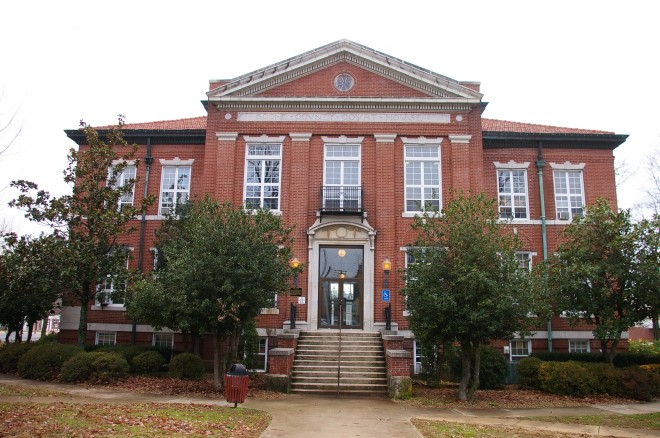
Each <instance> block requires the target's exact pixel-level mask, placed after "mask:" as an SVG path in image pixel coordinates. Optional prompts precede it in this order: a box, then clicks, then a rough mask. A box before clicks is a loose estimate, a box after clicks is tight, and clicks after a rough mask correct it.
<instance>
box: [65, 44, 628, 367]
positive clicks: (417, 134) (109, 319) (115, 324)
mask: <svg viewBox="0 0 660 438" xmlns="http://www.w3.org/2000/svg"><path fill="white" fill-rule="evenodd" d="M341 75H344V77H346V75H348V76H350V78H349V79H347V80H349V81H350V80H351V79H352V88H350V89H349V90H347V91H342V90H341V88H338V86H337V81H338V77H339V76H341ZM349 85H350V84H349ZM207 94H208V100H207V102H206V109H207V113H208V114H207V116H204V117H199V118H193V119H183V120H179V121H168V122H151V123H143V124H135V125H131V124H128V125H125V127H124V128H125V131H126V133H127V136H128V140H129V141H134V142H136V143H138V145H139V147H140V150H139V152H138V156H139V157H140V158H143V157H144V155H145V153H146V144H147V142H149V143H150V144H151V151H152V155H153V158H154V161H153V165H152V166H151V175H150V178H149V181H148V192H149V193H150V194H154V195H156V196H157V197H158V199H159V200H158V202H157V203H156V204H155V205H154V206H152V207H151V208H150V209H149V211H148V212H147V221H146V232H145V234H144V236H142V238H141V236H140V235H139V233H135V234H134V235H132V236H131V238H130V239H128V240H127V241H126V242H125V243H126V244H127V245H128V246H130V247H132V248H133V257H132V259H131V262H130V263H131V267H133V268H136V267H137V259H138V257H137V253H138V252H139V251H141V254H142V258H143V269H144V270H145V271H148V270H150V269H151V268H152V266H153V257H154V254H153V252H152V251H151V249H152V248H153V247H154V246H155V230H156V229H157V228H158V226H159V225H160V223H161V221H162V220H163V217H162V216H159V211H158V205H159V202H160V195H161V173H162V164H161V160H175V159H180V160H194V161H193V164H192V166H191V167H192V170H191V180H190V196H191V198H199V197H201V196H203V195H205V194H210V195H212V196H213V197H215V198H217V199H220V200H228V201H231V202H233V203H234V204H236V205H239V204H243V203H244V201H245V190H246V182H245V181H246V169H247V163H246V161H247V160H246V153H247V152H246V151H247V147H248V145H259V144H262V145H264V144H265V145H279V147H280V151H281V162H280V166H279V169H280V183H279V184H280V185H279V193H280V196H279V209H278V212H277V213H278V214H281V215H282V218H283V220H284V222H285V223H286V224H287V225H290V226H295V236H294V237H295V244H294V248H293V253H294V255H295V256H296V257H297V258H298V259H299V260H300V261H301V262H302V263H304V264H305V266H306V269H305V270H304V271H303V272H302V274H301V275H300V276H299V279H298V281H299V285H300V287H301V288H302V296H301V297H290V296H287V295H280V296H278V304H277V309H265V310H264V312H263V314H262V315H261V316H260V317H259V318H258V321H257V322H258V324H257V325H258V329H259V333H260V335H261V336H262V337H268V339H269V341H268V345H269V348H272V347H278V348H280V349H282V351H283V349H286V348H289V347H290V346H289V345H288V343H287V342H285V341H284V340H282V339H279V340H278V339H277V334H278V333H282V331H283V329H285V328H287V327H288V326H289V325H290V319H289V318H290V305H291V304H294V305H295V306H296V307H297V318H296V319H297V321H296V325H297V327H298V328H302V329H308V330H318V329H325V328H334V326H335V325H336V319H337V318H338V317H339V316H340V315H339V314H338V313H337V311H336V310H328V308H329V307H330V306H325V305H324V304H323V303H322V296H321V295H322V294H323V293H324V291H323V285H330V286H328V287H330V288H332V287H336V286H332V285H331V284H345V283H344V281H343V280H342V281H340V277H339V276H338V275H335V274H334V273H332V272H330V273H325V274H323V273H322V270H321V266H320V261H319V260H320V259H319V257H320V254H321V253H322V252H323V251H324V250H325V248H330V247H335V248H340V247H342V246H346V247H351V248H362V249H363V254H364V256H363V259H362V260H361V261H360V263H361V266H360V268H359V269H358V270H359V272H360V273H361V274H360V275H362V277H361V280H360V282H358V284H356V285H355V286H351V287H355V289H352V292H351V294H352V295H351V296H352V297H353V299H354V301H353V302H352V304H351V309H350V311H351V312H353V313H352V315H351V318H349V319H347V320H349V321H350V322H351V323H353V324H354V326H353V327H350V326H349V327H345V328H347V329H351V328H357V329H361V330H369V331H372V330H381V329H382V328H383V327H384V324H385V308H386V307H388V306H391V310H392V324H393V325H394V329H395V330H398V333H399V335H402V336H404V337H405V338H406V339H407V340H408V341H407V342H405V345H408V346H410V345H411V344H412V343H411V342H409V340H410V339H411V338H412V336H413V334H412V333H410V331H409V330H408V324H407V320H406V317H405V308H404V307H405V303H404V300H403V298H402V296H401V295H400V293H399V291H400V290H401V288H402V287H403V279H402V275H401V272H402V270H403V269H405V266H406V253H405V247H406V246H407V245H409V244H410V242H412V241H413V239H414V235H413V234H412V231H411V229H410V225H411V223H412V221H413V218H412V216H413V213H411V212H406V178H407V177H406V174H405V169H406V161H410V159H409V158H406V156H405V153H406V152H405V151H406V145H421V146H424V147H426V146H427V145H432V147H437V148H439V159H438V160H437V163H438V168H439V178H440V179H439V184H437V186H436V188H437V192H438V194H439V195H440V198H441V200H442V201H443V202H446V200H447V199H448V198H449V196H450V189H452V190H465V191H474V192H480V191H484V192H486V193H487V194H488V195H490V196H494V197H496V196H497V195H498V181H497V169H498V167H497V166H500V165H510V166H513V168H515V169H524V170H525V171H526V185H527V190H526V193H525V195H526V199H527V203H528V206H529V210H528V215H527V218H526V219H523V220H516V221H514V222H515V224H516V225H515V226H516V227H517V229H518V233H519V235H521V236H522V238H523V241H524V242H525V251H529V252H530V253H531V254H532V263H537V262H538V261H539V260H542V255H543V249H542V234H541V211H540V205H541V203H540V193H539V178H538V173H537V171H538V169H537V165H536V163H537V160H538V156H539V151H541V152H542V158H543V161H544V162H545V166H544V167H543V169H542V170H543V185H544V201H545V209H546V219H547V241H548V252H549V253H550V254H551V253H552V252H553V251H554V250H555V249H556V247H557V245H558V239H559V236H560V233H561V230H562V229H563V228H564V226H565V224H566V223H567V221H563V220H557V215H556V205H555V199H556V198H555V189H554V182H555V181H554V175H553V171H554V170H557V169H559V170H562V169H569V170H571V169H572V170H574V171H576V172H579V174H580V175H581V177H582V186H583V189H584V196H583V199H584V202H585V203H586V204H589V203H591V202H593V201H594V200H595V199H596V198H597V197H601V196H602V197H607V198H609V199H610V200H612V202H614V203H615V202H616V191H615V184H614V166H613V160H614V158H613V154H612V151H613V149H614V148H616V147H617V146H618V145H619V144H621V143H623V141H625V136H622V135H616V134H614V133H611V132H603V131H593V130H585V129H568V128H558V127H550V126H543V125H529V124H523V123H515V122H504V121H498V120H490V119H484V118H482V112H483V110H484V105H483V102H482V94H481V93H480V92H479V84H478V83H475V82H459V81H455V80H453V79H450V78H446V77H444V76H442V75H439V74H436V73H433V72H430V71H428V70H424V69H421V68H419V67H416V66H414V65H411V64H408V63H406V62H405V61H402V60H398V59H396V58H393V57H391V56H388V55H385V54H382V53H380V52H377V51H375V50H372V49H369V48H366V47H364V46H360V45H359V44H355V43H353V42H350V41H345V40H344V41H339V42H336V43H332V44H330V45H328V46H325V47H322V48H319V49H316V50H312V51H310V52H306V53H304V54H302V55H299V56H296V57H294V58H291V59H289V60H285V61H282V62H281V63H277V64H273V65H271V66H268V67H265V68H263V69H261V70H258V71H256V72H252V73H249V74H247V75H245V76H241V77H238V78H235V79H232V80H228V81H224V80H223V81H211V86H210V91H209V92H208V93H207ZM67 133H68V134H69V136H70V137H71V138H72V139H73V140H75V141H77V142H78V143H79V144H81V143H82V138H81V137H80V135H79V134H78V133H77V131H67ZM329 145H336V146H342V145H345V146H357V150H359V158H358V175H359V177H358V180H359V181H358V183H357V184H354V183H352V184H346V185H355V186H359V187H360V189H361V190H362V193H363V197H364V198H363V204H362V205H361V208H360V210H359V211H358V212H353V213H354V214H350V213H351V212H345V211H344V212H342V214H331V213H329V212H327V211H323V210H324V207H323V205H324V204H323V200H322V198H321V188H322V187H323V186H328V185H329V183H328V178H329V177H328V174H329V172H330V170H329V168H328V166H329V164H327V161H328V158H327V157H326V153H327V152H326V151H327V150H328V149H327V148H328V146H329ZM81 147H85V146H84V145H81ZM339 161H342V160H341V159H339ZM344 161H350V160H344ZM344 161H342V164H341V166H345V167H342V169H343V170H342V172H349V171H348V170H346V169H348V167H349V164H347V163H346V162H344ZM496 163H499V164H496ZM516 166H518V167H516ZM524 166H526V167H524ZM505 168H507V167H506V166H505ZM575 169H577V170H575ZM344 175H345V174H344ZM145 176H146V175H145V167H144V166H143V165H142V166H140V168H139V172H138V178H139V179H140V182H139V183H138V184H137V187H136V190H135V193H136V197H138V196H141V194H142V193H143V192H144V186H143V184H144V182H145ZM408 178H410V176H408ZM408 184H409V185H410V183H408ZM338 202H339V201H338ZM343 202H346V201H343ZM386 258H389V260H390V261H391V262H392V270H391V272H390V275H389V285H388V286H389V287H388V288H389V289H390V290H391V301H390V302H384V301H383V300H382V299H381V298H382V297H381V289H383V288H384V280H385V279H384V273H383V270H382V268H381V265H382V262H383V260H385V259H386ZM333 279H334V280H333ZM333 281H334V283H333ZM344 287H346V286H344ZM344 290H347V289H344ZM326 292H327V291H326ZM330 293H331V292H330ZM333 306H334V305H333ZM358 307H359V309H358V310H357V311H356V310H354V309H356V308H358ZM333 308H334V307H333ZM341 311H342V312H349V310H348V308H347V307H343V308H341ZM328 312H330V313H328ZM333 312H334V313H333ZM74 313H75V312H73V313H72V314H74ZM341 316H342V318H343V317H344V313H342V315H341ZM333 318H334V319H333ZM74 319H75V318H71V319H69V320H67V319H66V318H65V320H63V322H62V336H63V338H66V339H68V338H71V339H75V337H74V336H73V335H72V333H73V331H75V329H76V327H77V320H74ZM89 323H90V331H89V332H88V333H89V337H90V338H89V339H88V341H89V342H90V343H92V342H94V337H95V333H96V331H97V330H101V329H102V330H108V331H116V332H117V341H118V342H124V341H126V342H128V340H129V339H130V333H129V331H130V328H129V327H130V325H131V322H130V321H128V320H127V319H125V317H124V312H123V310H122V309H121V306H119V307H118V308H117V307H113V308H110V307H107V308H101V307H100V306H92V308H91V309H90V313H89ZM358 323H359V324H358ZM93 327H96V328H93ZM551 328H552V332H553V333H551V336H552V338H553V343H554V344H553V346H554V347H555V349H557V350H566V349H568V346H567V342H568V339H571V338H576V339H583V338H589V339H592V335H591V332H590V329H589V328H588V327H580V328H574V327H569V326H567V325H566V324H565V320H564V319H562V318H559V317H557V318H554V319H553V320H552V327H551ZM138 332H139V336H138V339H139V341H140V342H141V343H150V342H151V333H152V330H151V328H150V327H148V326H142V325H139V326H138ZM547 338H548V333H547V331H546V327H545V326H544V327H543V328H541V329H540V331H539V333H538V334H537V335H536V337H535V338H534V340H533V347H532V348H533V349H535V350H546V349H548V341H547ZM180 341H181V339H180V338H179V336H178V335H177V337H176V338H175V350H177V349H182V348H183V347H182V346H181V342H180ZM590 342H591V345H592V347H591V348H593V349H596V348H598V347H597V346H596V345H595V344H594V343H593V342H592V341H590ZM403 345H404V343H402V346H403ZM204 347H205V346H203V349H204V350H207V351H206V352H205V354H207V355H208V357H209V358H210V354H211V351H212V348H211V347H210V346H209V347H208V348H204ZM401 348H403V347H401ZM394 359H396V360H397V361H398V362H400V363H401V364H402V365H401V366H402V367H408V368H410V365H409V360H410V359H409V358H403V357H396V358H394ZM289 360H290V358H289V356H287V355H281V356H279V357H278V359H277V361H276V362H277V363H276V364H271V367H272V366H274V367H275V368H278V369H279V368H282V369H286V367H288V366H290V364H289V362H288V361H289ZM388 360H389V359H388Z"/></svg>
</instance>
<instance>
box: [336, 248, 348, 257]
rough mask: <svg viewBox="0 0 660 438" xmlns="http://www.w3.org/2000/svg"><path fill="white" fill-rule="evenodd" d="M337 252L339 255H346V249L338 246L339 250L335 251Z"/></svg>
mask: <svg viewBox="0 0 660 438" xmlns="http://www.w3.org/2000/svg"><path fill="white" fill-rule="evenodd" d="M337 254H339V257H344V256H345V255H346V250H345V249H344V248H340V249H339V251H337Z"/></svg>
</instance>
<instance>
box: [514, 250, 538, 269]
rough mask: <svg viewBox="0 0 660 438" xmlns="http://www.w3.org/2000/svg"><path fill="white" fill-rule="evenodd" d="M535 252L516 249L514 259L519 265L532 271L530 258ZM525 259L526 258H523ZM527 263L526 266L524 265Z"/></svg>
mask: <svg viewBox="0 0 660 438" xmlns="http://www.w3.org/2000/svg"><path fill="white" fill-rule="evenodd" d="M535 255H536V253H534V252H531V251H516V260H517V261H518V263H519V264H520V267H521V268H523V269H525V268H527V269H529V272H532V263H533V261H532V259H533V257H534V256H535ZM525 259H526V260H525ZM525 264H527V266H525Z"/></svg>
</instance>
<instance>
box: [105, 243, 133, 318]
mask: <svg viewBox="0 0 660 438" xmlns="http://www.w3.org/2000/svg"><path fill="white" fill-rule="evenodd" d="M132 250H133V248H126V247H122V248H118V249H116V250H113V251H112V252H111V253H110V255H109V256H108V257H113V256H114V255H116V254H117V251H120V252H121V253H122V254H123V256H125V258H126V265H125V269H121V271H122V272H116V273H112V274H107V275H105V276H103V277H101V278H100V280H99V284H98V285H97V288H96V302H97V305H100V306H102V307H106V306H111V307H114V308H123V307H124V299H125V296H126V273H127V272H128V263H129V258H130V255H129V254H130V253H129V251H132Z"/></svg>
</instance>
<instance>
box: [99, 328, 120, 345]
mask: <svg viewBox="0 0 660 438" xmlns="http://www.w3.org/2000/svg"><path fill="white" fill-rule="evenodd" d="M101 340H102V341H103V343H101ZM107 340H112V341H111V343H110V342H106V341H107ZM94 344H95V345H117V332H107V331H97V332H96V339H95V341H94Z"/></svg>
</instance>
